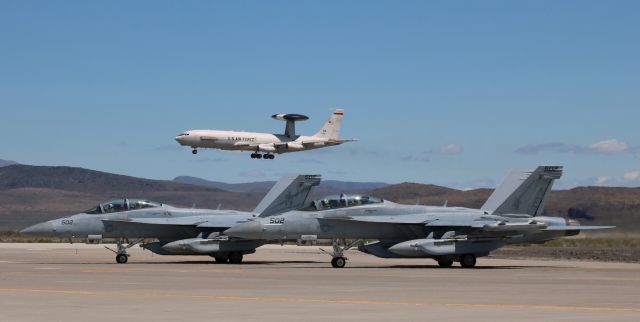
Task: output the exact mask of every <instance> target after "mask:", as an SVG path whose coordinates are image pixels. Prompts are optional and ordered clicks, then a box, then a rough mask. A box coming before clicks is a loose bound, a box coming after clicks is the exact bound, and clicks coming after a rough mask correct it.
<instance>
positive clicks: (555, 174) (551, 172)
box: [534, 165, 563, 179]
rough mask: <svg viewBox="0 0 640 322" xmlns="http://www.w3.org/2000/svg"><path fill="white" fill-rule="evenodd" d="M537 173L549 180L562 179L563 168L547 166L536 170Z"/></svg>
mask: <svg viewBox="0 0 640 322" xmlns="http://www.w3.org/2000/svg"><path fill="white" fill-rule="evenodd" d="M535 172H540V173H542V175H544V176H545V177H546V178H548V179H560V177H562V172H563V167H562V166H561V165H545V166H539V167H538V168H536V170H535V171H534V173H535Z"/></svg>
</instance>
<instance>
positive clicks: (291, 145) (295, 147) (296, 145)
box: [287, 142, 304, 150]
mask: <svg viewBox="0 0 640 322" xmlns="http://www.w3.org/2000/svg"><path fill="white" fill-rule="evenodd" d="M287 149H289V150H304V146H303V145H302V143H298V142H289V143H287Z"/></svg>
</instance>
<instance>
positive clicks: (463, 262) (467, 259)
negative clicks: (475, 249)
mask: <svg viewBox="0 0 640 322" xmlns="http://www.w3.org/2000/svg"><path fill="white" fill-rule="evenodd" d="M460 266H462V268H473V267H474V266H476V255H473V254H464V255H462V256H460Z"/></svg>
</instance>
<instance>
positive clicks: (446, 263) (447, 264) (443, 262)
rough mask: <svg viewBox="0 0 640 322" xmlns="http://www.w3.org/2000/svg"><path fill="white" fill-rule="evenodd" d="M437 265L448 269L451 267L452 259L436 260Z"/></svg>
mask: <svg viewBox="0 0 640 322" xmlns="http://www.w3.org/2000/svg"><path fill="white" fill-rule="evenodd" d="M438 265H439V266H440V267H442V268H449V267H451V265H453V259H451V258H440V259H438Z"/></svg>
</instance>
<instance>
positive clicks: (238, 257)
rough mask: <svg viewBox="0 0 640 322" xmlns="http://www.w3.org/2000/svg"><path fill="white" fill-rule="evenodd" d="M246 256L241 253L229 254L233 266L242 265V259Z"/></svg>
mask: <svg viewBox="0 0 640 322" xmlns="http://www.w3.org/2000/svg"><path fill="white" fill-rule="evenodd" d="M243 257H244V256H243V255H242V253H241V252H232V253H230V254H229V263H231V264H240V263H242V258H243Z"/></svg>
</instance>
